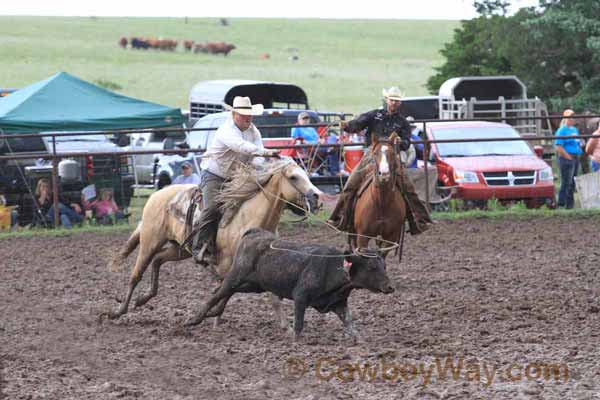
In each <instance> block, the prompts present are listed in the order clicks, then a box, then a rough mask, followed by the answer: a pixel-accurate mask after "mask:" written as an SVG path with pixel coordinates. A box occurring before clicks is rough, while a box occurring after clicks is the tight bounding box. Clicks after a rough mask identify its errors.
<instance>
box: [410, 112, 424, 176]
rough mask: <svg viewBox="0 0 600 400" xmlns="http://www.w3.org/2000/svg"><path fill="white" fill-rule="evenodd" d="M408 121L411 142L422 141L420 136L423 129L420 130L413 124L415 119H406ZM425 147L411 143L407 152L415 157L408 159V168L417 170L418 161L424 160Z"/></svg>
mask: <svg viewBox="0 0 600 400" xmlns="http://www.w3.org/2000/svg"><path fill="white" fill-rule="evenodd" d="M406 120H407V121H408V123H409V124H410V128H411V133H410V141H411V142H415V141H418V140H422V139H421V137H420V136H419V133H420V132H421V129H419V128H418V127H417V126H416V125H414V124H413V122H414V121H415V119H414V118H413V117H410V116H409V117H406ZM424 148H425V145H424V144H423V143H417V144H414V143H411V144H410V147H409V149H408V150H407V153H408V154H412V155H413V156H410V157H408V158H409V161H408V162H407V164H406V168H417V165H418V160H422V159H423V149H424Z"/></svg>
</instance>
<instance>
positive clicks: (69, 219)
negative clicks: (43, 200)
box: [46, 203, 83, 229]
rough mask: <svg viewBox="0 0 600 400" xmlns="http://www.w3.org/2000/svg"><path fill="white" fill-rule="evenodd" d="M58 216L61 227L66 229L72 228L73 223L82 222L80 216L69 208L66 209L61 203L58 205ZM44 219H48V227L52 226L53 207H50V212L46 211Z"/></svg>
mask: <svg viewBox="0 0 600 400" xmlns="http://www.w3.org/2000/svg"><path fill="white" fill-rule="evenodd" d="M58 216H59V218H60V223H61V225H62V226H64V227H65V228H67V229H70V228H72V227H73V223H74V222H81V221H83V217H82V216H81V215H79V214H77V213H76V212H75V210H73V209H72V208H71V207H67V206H65V205H64V204H62V203H58ZM46 218H48V222H49V223H50V225H54V205H52V206H51V207H50V210H48V214H46Z"/></svg>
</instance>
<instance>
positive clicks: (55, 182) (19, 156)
mask: <svg viewBox="0 0 600 400" xmlns="http://www.w3.org/2000/svg"><path fill="white" fill-rule="evenodd" d="M553 118H555V119H557V118H558V119H560V118H561V117H553ZM570 118H572V119H576V120H579V119H590V118H600V115H573V116H571V117H570ZM522 119H527V120H529V121H531V120H540V121H545V123H547V124H548V126H550V121H549V117H547V116H546V117H531V116H527V117H518V116H514V117H504V118H502V117H500V118H472V119H463V120H457V119H428V120H415V121H414V123H415V124H422V126H423V132H426V131H427V124H429V123H433V122H435V123H438V122H458V121H460V122H468V121H488V122H493V121H496V122H505V123H509V124H510V123H511V122H512V121H518V120H522ZM536 123H537V122H536ZM295 126H297V125H263V126H259V127H258V128H259V129H277V128H290V127H295ZM303 127H315V128H319V127H327V128H329V129H334V130H335V129H337V124H335V125H334V124H332V123H330V124H326V123H319V124H308V125H303ZM214 129H215V128H176V129H175V128H153V129H123V130H111V131H93V132H90V131H79V132H61V133H49V132H27V133H19V134H9V135H7V134H4V135H0V143H1V142H2V141H3V140H9V139H23V140H26V139H27V138H31V137H38V138H39V137H40V136H46V137H51V138H52V144H53V145H52V152H49V153H48V152H46V153H11V154H6V153H4V155H0V166H1V165H2V164H3V163H7V162H15V161H18V160H32V159H44V160H50V162H51V182H52V188H53V194H54V198H53V201H54V213H55V215H54V223H55V225H56V224H57V223H58V221H59V217H58V202H59V200H58V194H59V189H58V188H59V180H60V179H61V177H60V176H59V170H58V166H59V162H60V160H63V159H70V158H74V157H88V158H89V157H98V156H113V157H118V158H119V159H120V160H123V158H124V157H128V156H135V155H142V154H153V155H155V154H179V155H185V154H188V153H195V154H202V153H203V152H204V151H205V150H206V149H204V148H195V149H188V148H186V149H151V150H123V151H119V152H87V151H86V152H62V153H61V152H57V151H56V138H57V137H62V136H74V135H77V136H85V135H98V134H104V135H113V136H116V137H119V136H123V135H131V134H137V133H144V132H161V131H169V132H174V131H185V132H194V131H209V130H214ZM549 132H550V133H549V134H547V135H542V136H535V135H527V134H523V133H521V137H515V138H493V137H492V138H490V137H482V138H469V139H444V140H440V139H438V140H430V139H429V138H428V137H427V135H426V134H425V135H423V138H422V140H420V141H411V143H413V144H421V143H422V144H423V145H424V149H423V163H424V165H427V162H428V160H429V157H430V151H431V144H433V143H464V142H502V141H528V142H539V143H541V144H544V145H546V146H552V142H553V141H554V140H555V139H554V137H553V136H552V134H551V131H549ZM591 137H593V136H592V135H579V136H563V137H561V138H579V139H589V138H591ZM316 146H318V147H320V148H323V149H329V148H334V149H339V151H340V152H342V151H343V150H344V149H345V148H348V147H352V148H356V147H357V146H363V147H364V145H363V144H361V143H339V144H318V145H315V144H298V145H278V146H266V147H268V148H272V149H296V150H309V149H314V148H315V147H316ZM546 155H549V153H546ZM550 156H551V154H550ZM122 167H125V168H129V167H130V166H129V165H125V166H120V167H119V168H122ZM34 171H35V168H31V169H30V170H29V171H24V172H22V173H23V174H24V175H25V174H29V175H30V176H35V172H34ZM111 173H115V171H114V170H112V171H111ZM134 173H135V171H134ZM424 174H425V185H426V187H428V188H429V187H430V185H431V183H430V177H429V173H428V168H424ZM336 179H339V183H340V184H343V183H344V182H345V180H346V179H347V178H346V177H341V176H340V177H339V178H336ZM0 189H2V188H0ZM124 190H125V188H124ZM29 192H30V193H29V195H30V196H33V193H32V189H31V188H30V189H29ZM425 195H426V199H425V200H426V203H428V204H429V200H430V198H429V190H426V191H425Z"/></svg>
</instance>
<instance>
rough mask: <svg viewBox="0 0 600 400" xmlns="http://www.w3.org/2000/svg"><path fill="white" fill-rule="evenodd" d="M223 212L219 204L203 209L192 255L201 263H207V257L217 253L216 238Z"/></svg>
mask: <svg viewBox="0 0 600 400" xmlns="http://www.w3.org/2000/svg"><path fill="white" fill-rule="evenodd" d="M220 218H221V213H220V211H219V207H218V206H213V207H208V208H205V209H203V210H202V214H201V215H200V219H199V221H198V231H197V233H196V235H195V236H194V241H193V244H192V256H193V257H194V261H195V262H197V263H199V264H206V263H207V261H206V258H207V256H209V255H215V253H216V238H217V230H218V227H219V220H220Z"/></svg>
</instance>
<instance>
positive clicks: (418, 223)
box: [398, 170, 433, 235]
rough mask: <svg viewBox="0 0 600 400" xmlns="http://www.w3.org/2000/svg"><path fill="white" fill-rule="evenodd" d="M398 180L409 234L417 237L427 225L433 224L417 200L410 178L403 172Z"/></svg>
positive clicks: (422, 205)
mask: <svg viewBox="0 0 600 400" xmlns="http://www.w3.org/2000/svg"><path fill="white" fill-rule="evenodd" d="M399 178H400V179H399V182H398V183H399V184H400V191H401V192H402V194H403V195H404V199H405V200H406V205H407V206H408V210H407V211H408V212H407V217H408V225H409V227H410V233H411V234H412V235H418V234H419V233H423V232H425V231H426V230H427V229H429V224H431V223H433V221H432V220H431V216H430V215H429V210H428V209H427V207H426V206H425V204H424V203H423V202H422V201H421V199H419V195H418V194H417V192H416V190H415V186H414V185H413V183H412V181H411V180H410V178H409V177H408V176H406V172H405V171H404V170H402V172H401V173H400V174H399Z"/></svg>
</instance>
